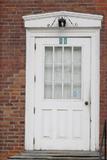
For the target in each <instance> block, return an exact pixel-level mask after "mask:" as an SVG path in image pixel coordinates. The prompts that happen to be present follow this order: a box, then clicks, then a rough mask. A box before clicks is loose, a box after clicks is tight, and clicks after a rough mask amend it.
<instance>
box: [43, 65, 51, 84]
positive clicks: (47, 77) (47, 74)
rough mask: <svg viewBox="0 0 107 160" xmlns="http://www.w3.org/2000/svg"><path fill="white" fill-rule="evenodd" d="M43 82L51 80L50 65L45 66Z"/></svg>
mask: <svg viewBox="0 0 107 160" xmlns="http://www.w3.org/2000/svg"><path fill="white" fill-rule="evenodd" d="M44 77H45V82H52V66H45V75H44Z"/></svg>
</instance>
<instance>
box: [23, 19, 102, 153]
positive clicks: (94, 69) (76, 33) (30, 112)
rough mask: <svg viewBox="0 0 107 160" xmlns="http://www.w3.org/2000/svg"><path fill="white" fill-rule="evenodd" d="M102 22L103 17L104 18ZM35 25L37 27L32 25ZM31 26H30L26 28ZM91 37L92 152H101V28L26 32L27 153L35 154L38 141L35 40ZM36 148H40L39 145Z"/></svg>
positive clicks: (29, 29)
mask: <svg viewBox="0 0 107 160" xmlns="http://www.w3.org/2000/svg"><path fill="white" fill-rule="evenodd" d="M100 18H101V17H100ZM32 24H33V23H32ZM26 26H27V25H26ZM59 36H68V37H69V36H70V37H84V38H85V37H90V39H91V76H90V82H91V86H90V98H91V109H90V115H91V119H90V150H92V151H94V150H98V149H99V100H100V96H99V95H100V93H99V92H100V26H99V28H98V27H96V28H92V27H87V28H83V27H80V28H72V29H71V28H65V29H64V30H59V29H58V28H54V29H53V28H44V29H42V28H37V29H36V28H27V29H26V105H25V149H26V150H33V149H34V145H33V137H34V123H33V122H34V105H35V104H34V86H35V83H34V75H35V71H34V54H37V53H36V51H35V47H34V46H35V43H36V42H35V38H36V37H37V38H39V37H59ZM35 145H36V144H35Z"/></svg>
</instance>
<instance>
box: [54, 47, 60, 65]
mask: <svg viewBox="0 0 107 160" xmlns="http://www.w3.org/2000/svg"><path fill="white" fill-rule="evenodd" d="M54 64H62V47H55V52H54Z"/></svg>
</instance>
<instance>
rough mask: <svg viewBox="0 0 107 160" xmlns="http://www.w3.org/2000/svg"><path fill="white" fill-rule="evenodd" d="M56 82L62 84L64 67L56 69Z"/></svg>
mask: <svg viewBox="0 0 107 160" xmlns="http://www.w3.org/2000/svg"><path fill="white" fill-rule="evenodd" d="M54 81H55V83H56V82H58V83H59V82H60V83H62V67H60V66H57V67H56V66H55V68H54Z"/></svg>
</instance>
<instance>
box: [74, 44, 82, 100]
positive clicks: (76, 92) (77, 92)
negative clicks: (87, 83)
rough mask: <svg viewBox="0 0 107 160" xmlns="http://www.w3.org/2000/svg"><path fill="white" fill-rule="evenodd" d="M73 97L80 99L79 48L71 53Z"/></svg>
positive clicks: (75, 48)
mask: <svg viewBox="0 0 107 160" xmlns="http://www.w3.org/2000/svg"><path fill="white" fill-rule="evenodd" d="M73 97H74V98H77V99H78V98H81V47H74V51H73Z"/></svg>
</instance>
